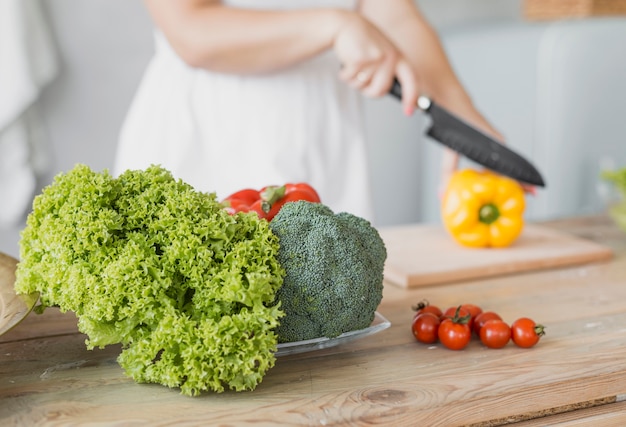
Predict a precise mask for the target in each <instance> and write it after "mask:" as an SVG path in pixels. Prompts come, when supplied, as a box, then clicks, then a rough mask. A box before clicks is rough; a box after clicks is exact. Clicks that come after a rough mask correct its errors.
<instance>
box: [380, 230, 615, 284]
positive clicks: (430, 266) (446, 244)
mask: <svg viewBox="0 0 626 427" xmlns="http://www.w3.org/2000/svg"><path fill="white" fill-rule="evenodd" d="M380 233H381V236H382V238H383V240H384V241H385V245H386V246H387V253H388V258H387V262H386V263H385V279H386V280H387V281H389V282H390V283H392V284H395V285H399V286H402V287H406V288H412V287H418V286H428V285H435V284H441V283H443V284H445V283H449V282H455V281H459V280H462V281H465V280H468V279H476V278H484V277H490V276H497V275H502V274H511V273H519V272H525V271H530V270H538V269H545V268H555V267H561V266H565V265H575V264H584V263H588V262H595V261H602V260H607V259H609V258H611V256H612V250H611V248H610V247H608V246H606V245H604V244H602V243H599V242H594V241H591V240H588V239H581V238H579V237H576V236H573V235H572V234H569V233H564V232H562V231H559V230H554V229H551V228H549V227H546V226H542V225H536V224H528V225H526V226H525V227H524V230H523V232H522V234H521V235H520V237H519V238H518V239H517V241H515V242H514V243H513V244H512V245H511V246H509V247H506V248H467V247H463V246H460V245H459V244H457V243H456V242H455V241H454V240H453V239H452V238H451V237H450V236H449V235H448V234H446V231H445V230H444V229H443V227H442V226H439V225H433V224H411V225H404V226H394V227H387V228H383V229H381V230H380Z"/></svg>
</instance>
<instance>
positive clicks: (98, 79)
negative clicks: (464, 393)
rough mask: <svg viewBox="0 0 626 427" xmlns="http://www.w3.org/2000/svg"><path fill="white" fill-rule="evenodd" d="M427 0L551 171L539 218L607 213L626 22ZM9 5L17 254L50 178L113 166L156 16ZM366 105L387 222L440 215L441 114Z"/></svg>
mask: <svg viewBox="0 0 626 427" xmlns="http://www.w3.org/2000/svg"><path fill="white" fill-rule="evenodd" d="M417 3H418V4H419V5H420V7H421V8H422V10H423V12H424V14H425V15H426V16H427V17H428V18H429V20H430V22H431V23H432V24H433V25H434V26H435V28H436V29H437V30H438V31H439V33H440V35H441V37H442V40H443V42H444V45H445V48H446V50H447V52H448V54H449V56H450V59H451V61H452V63H453V65H454V67H455V69H456V71H457V73H458V74H459V76H460V78H461V80H462V81H463V82H464V83H465V85H466V87H467V89H468V90H469V92H470V94H471V95H472V97H473V99H474V102H475V103H476V104H477V106H478V107H479V109H480V110H481V111H482V112H483V113H484V114H485V115H486V117H487V118H488V119H489V120H490V121H491V122H492V123H493V124H494V125H495V126H496V127H497V128H498V129H499V130H500V132H501V133H502V134H503V135H504V136H505V137H506V139H507V144H508V145H509V146H511V147H512V148H513V149H515V150H516V151H518V152H519V153H521V154H523V155H525V156H527V157H528V158H530V159H531V160H532V161H533V162H535V163H536V165H537V166H538V168H539V169H540V171H541V172H542V173H543V174H544V178H545V179H546V182H547V188H546V189H543V190H539V192H538V194H537V195H536V196H534V197H529V198H528V201H529V206H528V209H527V219H528V220H529V221H541V220H547V219H555V218H560V217H567V216H573V215H580V214H595V213H599V212H603V211H604V210H605V209H606V206H607V203H608V202H609V201H610V197H611V193H610V188H608V186H607V184H605V183H603V182H602V180H601V179H600V178H599V173H600V170H602V169H603V168H607V169H614V168H618V167H624V166H626V137H625V136H624V135H626V118H625V113H626V79H625V78H624V77H625V76H626V54H625V51H624V46H626V17H620V16H592V17H576V18H573V19H560V18H554V19H547V20H534V19H528V16H526V15H525V14H524V13H523V0H472V1H467V0H418V1H417ZM3 4H5V5H4V6H2V7H4V10H0V137H1V138H0V168H1V170H0V197H1V200H2V201H1V202H0V203H2V207H3V209H0V211H1V212H0V251H2V252H5V253H8V254H10V255H13V256H17V255H18V240H19V231H20V230H21V229H22V228H23V227H24V220H25V217H26V214H27V213H28V211H29V209H30V204H31V203H32V197H33V196H34V195H35V194H37V193H39V192H40V191H41V188H43V186H45V185H48V184H49V183H50V182H51V180H52V178H53V177H54V176H55V175H56V174H58V173H59V172H62V171H67V170H69V169H71V168H72V167H73V166H74V165H75V164H76V163H85V164H87V165H89V166H90V167H91V168H92V169H94V170H98V171H99V170H103V169H110V168H112V166H113V158H114V153H115V148H116V144H117V137H118V132H119V129H120V126H121V123H122V120H123V118H124V116H125V114H126V111H127V109H128V107H129V104H130V102H131V99H132V97H133V94H134V92H135V90H136V88H137V85H138V83H139V80H140V77H141V75H142V73H143V71H144V68H145V66H146V64H147V62H148V60H149V58H150V56H151V54H152V49H153V46H152V25H151V22H150V19H149V17H148V15H147V13H146V11H145V9H144V7H143V4H142V2H141V1H140V0H90V1H77V0H46V1H39V0H20V1H13V2H3ZM10 4H13V6H10ZM17 4H19V5H20V6H19V7H18V6H15V5H17ZM11 32H14V33H15V32H17V34H20V35H21V36H22V37H21V38H19V37H18V38H17V39H16V38H15V37H16V35H15V34H11ZM16 40H23V42H22V43H16V42H15V41H16ZM33 64H34V65H33ZM33 70H36V72H33ZM25 76H27V77H28V79H26V78H25ZM8 99H17V100H18V102H17V104H16V103H8V102H7V100H8ZM3 104H6V105H3ZM9 104H10V105H9ZM365 113H366V115H367V117H366V119H367V120H366V122H367V123H368V138H369V144H370V151H371V162H372V168H373V171H374V176H373V178H374V185H375V186H374V190H375V198H376V214H377V220H376V222H377V224H376V225H378V226H388V225H396V224H405V223H415V222H427V223H436V222H438V221H439V207H438V196H437V192H438V179H439V170H438V169H439V159H440V156H441V152H442V148H441V146H440V145H438V144H435V143H433V142H432V141H431V140H428V139H427V138H425V137H424V136H423V132H424V130H425V127H426V126H427V125H428V119H427V118H425V117H424V116H421V115H420V114H417V115H416V116H414V117H411V118H405V117H404V116H403V115H402V113H401V110H400V106H399V104H398V103H397V102H396V101H395V100H393V99H392V98H384V99H379V100H368V101H367V104H366V112H365ZM464 165H465V163H464Z"/></svg>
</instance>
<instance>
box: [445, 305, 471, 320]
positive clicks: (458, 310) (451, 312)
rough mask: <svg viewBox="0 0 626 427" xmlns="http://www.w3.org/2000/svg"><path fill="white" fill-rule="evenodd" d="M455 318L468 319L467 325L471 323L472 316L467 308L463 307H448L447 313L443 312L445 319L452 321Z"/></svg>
mask: <svg viewBox="0 0 626 427" xmlns="http://www.w3.org/2000/svg"><path fill="white" fill-rule="evenodd" d="M455 316H457V317H459V318H461V317H462V318H467V321H466V322H465V323H469V320H470V319H471V318H472V315H471V314H470V312H469V311H467V310H466V309H465V308H463V307H462V306H457V307H448V308H447V309H446V311H444V312H443V317H444V318H446V317H447V318H449V319H452V318H454V317H455Z"/></svg>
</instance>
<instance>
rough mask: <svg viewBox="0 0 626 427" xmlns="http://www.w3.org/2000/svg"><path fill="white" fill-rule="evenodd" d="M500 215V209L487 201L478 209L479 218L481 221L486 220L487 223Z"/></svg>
mask: <svg viewBox="0 0 626 427" xmlns="http://www.w3.org/2000/svg"><path fill="white" fill-rule="evenodd" d="M499 216H500V211H499V210H498V207H497V206H496V205H494V204H493V203H487V204H485V205H482V206H481V207H480V210H479V211H478V220H479V221H480V222H484V223H485V224H491V223H493V222H494V221H495V220H497V219H498V217H499Z"/></svg>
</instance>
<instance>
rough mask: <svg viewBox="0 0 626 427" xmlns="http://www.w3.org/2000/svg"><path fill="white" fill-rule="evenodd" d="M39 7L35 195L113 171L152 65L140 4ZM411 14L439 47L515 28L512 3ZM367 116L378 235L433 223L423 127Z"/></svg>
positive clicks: (380, 105) (432, 2)
mask: <svg viewBox="0 0 626 427" xmlns="http://www.w3.org/2000/svg"><path fill="white" fill-rule="evenodd" d="M41 4H42V7H43V9H44V12H45V13H46V16H47V17H48V19H49V23H50V25H51V29H52V32H53V36H54V38H55V44H56V46H57V47H58V54H59V58H60V65H61V69H60V74H59V76H58V77H57V79H56V80H55V81H54V82H53V83H52V84H51V85H50V86H49V87H48V88H46V89H45V91H44V93H43V95H42V97H41V100H40V103H39V105H38V108H39V112H40V115H41V118H42V120H43V122H44V126H45V131H46V134H47V139H48V142H49V143H48V147H47V154H48V159H49V163H48V170H47V173H46V174H45V175H44V176H42V177H41V182H40V184H41V185H42V186H43V185H46V184H47V183H49V182H50V180H51V179H52V177H53V176H54V175H56V174H57V173H58V172H60V171H65V170H68V169H70V168H72V167H73V166H74V164H76V163H78V162H81V163H86V164H89V165H90V166H91V167H92V168H94V169H96V170H101V169H105V168H111V167H112V163H113V157H114V151H115V146H116V140H117V135H118V131H119V127H120V124H121V122H122V119H123V117H124V115H125V113H126V110H127V108H128V105H129V103H130V101H131V98H132V95H133V93H134V90H135V89H136V87H137V84H138V82H139V79H140V77H141V74H142V72H143V69H144V67H145V65H146V63H147V61H148V59H149V58H150V56H151V52H152V34H151V31H152V30H151V28H152V27H151V22H150V20H149V18H148V16H147V14H146V12H145V10H144V8H143V5H142V3H141V1H140V0H89V1H78V0H46V1H41ZM418 4H419V5H420V6H421V7H422V9H423V11H424V13H425V14H426V16H427V17H428V18H429V19H430V21H431V22H432V23H433V25H434V26H435V27H436V29H437V30H439V31H440V33H441V34H442V36H444V37H445V36H447V35H448V34H452V33H454V32H455V31H459V30H463V29H464V28H468V27H476V26H482V25H491V24H493V23H498V22H499V23H515V22H518V21H520V20H521V12H520V8H521V0H472V1H467V0H420V1H418ZM477 101H478V102H480V99H478V100H477ZM366 107H367V108H366V114H367V123H368V138H369V144H370V148H371V159H372V168H373V173H374V192H375V198H376V211H377V212H376V213H377V223H378V225H390V224H399V223H408V222H418V221H424V220H428V221H435V220H436V218H434V216H433V203H436V202H435V201H434V199H433V197H436V190H435V188H436V183H434V182H435V181H433V179H436V178H433V177H434V176H435V175H436V171H434V165H433V157H432V155H430V154H429V153H428V152H426V151H425V150H426V149H425V148H424V147H425V146H426V144H431V145H432V143H430V142H425V141H424V140H423V138H422V137H421V133H422V131H423V127H424V119H423V118H422V117H419V115H418V116H416V117H414V118H411V119H407V118H405V117H403V115H402V114H401V112H400V109H399V106H398V103H397V102H396V101H395V100H393V99H391V98H384V99H380V100H368V101H367V104H366ZM429 150H432V148H429ZM425 207H426V208H425ZM425 209H426V211H425ZM21 227H23V224H17V225H16V226H15V227H13V228H11V229H7V230H1V231H0V250H1V251H4V252H8V253H10V254H17V240H18V231H19V229H21Z"/></svg>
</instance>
